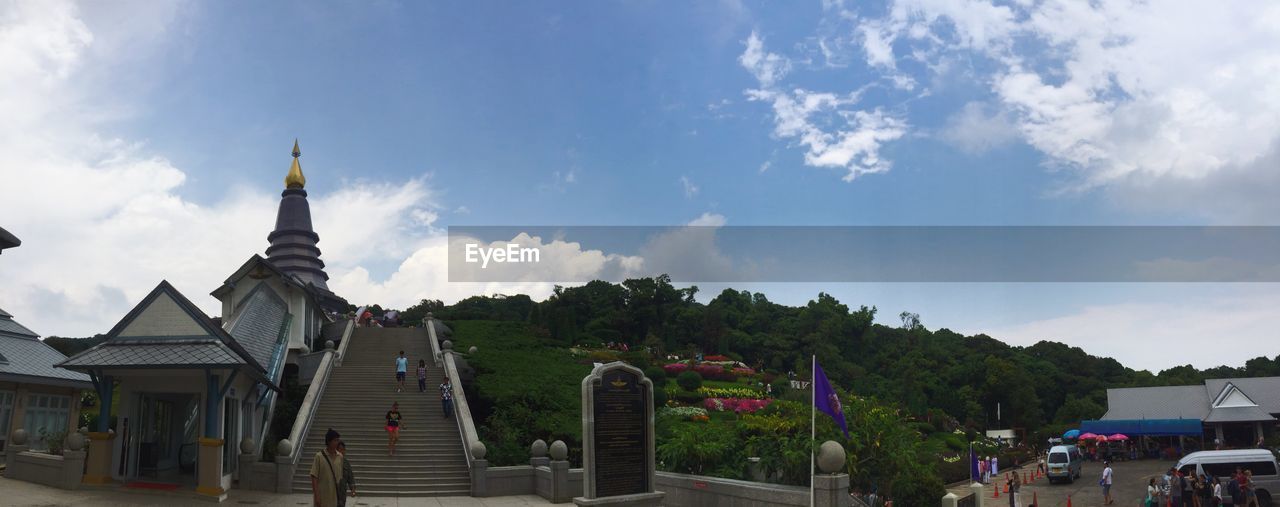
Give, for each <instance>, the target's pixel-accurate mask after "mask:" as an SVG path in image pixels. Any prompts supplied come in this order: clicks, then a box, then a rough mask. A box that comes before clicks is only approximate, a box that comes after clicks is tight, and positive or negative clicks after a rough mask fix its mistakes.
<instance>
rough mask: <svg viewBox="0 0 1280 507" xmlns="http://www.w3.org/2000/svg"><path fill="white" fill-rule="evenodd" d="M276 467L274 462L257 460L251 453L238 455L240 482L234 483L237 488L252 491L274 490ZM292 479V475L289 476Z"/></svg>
mask: <svg viewBox="0 0 1280 507" xmlns="http://www.w3.org/2000/svg"><path fill="white" fill-rule="evenodd" d="M276 469H277V465H276V464H275V463H264V462H261V461H258V457H257V456H255V455H252V454H241V455H240V473H239V480H240V482H239V483H238V484H237V485H236V487H237V488H239V489H247V490H252V491H269V492H273V493H274V492H275V491H276ZM290 480H292V476H291V477H290Z"/></svg>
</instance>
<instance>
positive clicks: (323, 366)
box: [289, 337, 350, 466]
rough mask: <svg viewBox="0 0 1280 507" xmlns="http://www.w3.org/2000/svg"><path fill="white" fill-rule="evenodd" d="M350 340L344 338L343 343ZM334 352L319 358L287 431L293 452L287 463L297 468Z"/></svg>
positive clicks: (331, 365) (327, 381)
mask: <svg viewBox="0 0 1280 507" xmlns="http://www.w3.org/2000/svg"><path fill="white" fill-rule="evenodd" d="M348 339H350V337H344V338H343V341H346V340H348ZM333 362H334V351H332V350H326V351H324V356H322V357H321V358H320V366H319V367H317V368H316V376H315V378H313V379H311V386H310V387H308V388H307V395H306V396H305V397H303V398H302V405H301V406H299V407H298V417H297V418H296V419H294V420H293V428H292V429H291V430H290V431H289V442H291V443H292V444H293V450H292V451H291V452H290V454H289V462H290V463H292V464H293V465H294V466H297V464H298V459H299V458H300V457H301V456H302V447H303V444H304V443H305V439H306V436H307V432H308V431H310V430H311V421H312V420H313V419H315V417H316V409H317V408H318V407H319V405H320V397H321V396H322V395H323V394H324V388H325V386H326V385H328V384H329V374H330V373H332V371H333Z"/></svg>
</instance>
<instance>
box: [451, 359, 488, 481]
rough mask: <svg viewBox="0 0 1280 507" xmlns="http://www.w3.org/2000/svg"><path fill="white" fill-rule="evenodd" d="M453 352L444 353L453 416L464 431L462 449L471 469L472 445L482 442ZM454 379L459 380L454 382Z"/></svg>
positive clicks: (461, 430) (472, 458)
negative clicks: (451, 389)
mask: <svg viewBox="0 0 1280 507" xmlns="http://www.w3.org/2000/svg"><path fill="white" fill-rule="evenodd" d="M453 354H454V352H453V351H452V350H449V351H446V352H445V353H444V369H445V374H447V375H449V379H450V384H451V385H452V386H453V418H454V419H455V420H456V421H457V423H458V432H459V433H462V443H463V445H462V449H463V450H464V451H466V453H467V468H468V469H470V468H471V461H472V460H474V459H475V456H472V455H471V446H472V445H474V444H476V443H479V442H480V436H479V435H478V434H477V433H476V425H475V423H474V422H473V421H472V420H471V408H470V407H469V406H468V405H467V393H466V392H465V391H463V389H462V380H461V379H458V365H457V363H456V362H455V361H454V359H453ZM453 379H458V381H457V382H453Z"/></svg>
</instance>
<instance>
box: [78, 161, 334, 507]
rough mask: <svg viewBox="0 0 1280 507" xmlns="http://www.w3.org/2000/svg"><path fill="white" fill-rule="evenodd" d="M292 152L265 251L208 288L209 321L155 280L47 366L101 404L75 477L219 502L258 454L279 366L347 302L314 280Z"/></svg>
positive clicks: (316, 340)
mask: <svg viewBox="0 0 1280 507" xmlns="http://www.w3.org/2000/svg"><path fill="white" fill-rule="evenodd" d="M300 156H301V151H300V150H299V149H298V145H297V142H296V141H295V143H294V148H293V165H292V166H291V167H290V169H289V173H288V175H287V176H286V177H285V190H284V192H283V193H282V194H281V200H280V208H279V211H278V213H277V216H276V227H275V230H274V231H272V232H271V233H270V234H269V235H268V236H267V239H268V241H269V243H270V246H268V248H267V251H266V253H267V257H266V258H263V257H261V256H259V255H253V256H251V257H250V258H249V260H247V261H246V262H245V263H243V264H242V265H241V266H240V267H239V268H238V269H236V271H235V272H234V273H232V274H231V276H229V277H228V278H227V279H226V280H225V281H224V282H223V283H222V285H221V286H219V287H218V288H217V289H215V290H214V291H213V292H212V295H213V296H214V297H215V298H217V299H218V300H219V301H220V302H221V310H222V316H221V318H220V319H214V318H211V317H209V316H208V315H206V314H205V313H204V312H203V311H201V310H200V309H199V308H198V307H197V306H196V305H195V304H194V303H192V302H191V300H190V299H188V298H187V297H186V296H185V295H183V294H182V293H181V292H179V291H178V289H177V288H176V287H174V286H173V285H171V284H170V283H169V282H167V281H161V282H160V283H159V285H157V286H156V287H155V288H154V289H153V290H152V291H151V292H150V293H149V294H147V296H146V297H144V298H143V299H142V300H141V301H140V302H139V303H138V304H137V306H135V307H134V308H133V310H131V311H130V312H129V313H128V314H126V315H125V316H124V318H122V319H121V320H120V322H119V323H118V324H116V325H115V326H114V327H113V328H112V329H111V330H110V331H109V332H108V333H107V337H106V341H104V342H103V343H102V344H100V345H98V346H95V347H93V348H91V349H89V350H86V351H84V352H82V353H80V354H77V355H75V356H73V357H71V358H69V359H67V360H65V361H62V362H61V363H59V364H58V366H60V367H62V368H65V369H68V370H74V371H79V372H84V373H86V374H88V375H89V377H90V378H91V379H92V382H93V385H94V388H95V389H96V391H97V393H98V396H99V398H100V400H101V405H100V406H101V415H100V417H99V419H98V426H97V427H96V428H92V430H93V431H92V432H91V433H89V437H90V445H89V456H88V459H87V466H86V472H85V476H84V482H85V483H89V484H113V483H121V484H124V485H125V486H126V487H128V486H131V485H136V486H146V485H154V484H163V485H166V486H168V487H178V488H188V487H192V486H194V490H195V492H196V493H197V494H198V495H200V496H204V497H209V498H213V499H217V500H222V499H225V498H226V491H227V490H228V489H230V488H231V486H232V484H233V483H234V482H235V481H236V480H237V479H238V478H239V477H238V474H239V472H240V471H239V470H238V463H239V460H238V459H237V458H238V454H239V453H241V452H243V453H251V454H259V453H260V452H261V448H262V443H263V442H264V441H266V440H267V439H268V438H269V434H268V433H269V430H270V424H271V421H272V416H273V410H274V407H275V405H276V399H277V393H278V392H280V391H281V388H280V386H281V385H282V383H283V379H284V378H285V375H286V371H289V372H292V374H293V375H296V374H297V372H299V371H300V368H299V365H301V364H303V363H305V362H306V361H307V360H308V357H309V356H310V355H312V353H311V351H312V350H317V349H319V348H321V347H322V346H323V343H324V340H325V339H326V338H327V336H326V332H327V330H331V329H332V328H333V327H334V326H333V325H332V324H333V323H334V321H335V319H336V318H337V315H338V314H339V313H340V312H342V311H343V310H345V309H346V305H347V302H346V301H345V300H343V299H342V298H340V297H338V296H337V295H336V294H334V293H333V292H332V291H330V290H329V288H328V286H327V284H326V281H327V280H328V278H329V277H328V275H327V274H326V273H325V272H324V262H323V261H321V260H320V249H319V248H317V247H316V244H317V243H318V242H319V240H320V237H319V236H318V235H317V234H316V233H315V232H314V231H313V230H312V227H311V211H310V206H309V204H308V203H307V192H306V190H304V186H305V185H306V178H305V177H304V176H303V174H302V168H301V165H300V163H299V160H298V159H299V157H300ZM304 380H306V379H299V381H300V382H301V381H304ZM113 396H118V397H119V399H118V409H117V414H116V418H117V421H116V425H115V427H114V428H112V427H111V422H110V413H109V410H110V407H111V405H112V401H113V400H112V398H113Z"/></svg>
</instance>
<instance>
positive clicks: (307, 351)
mask: <svg viewBox="0 0 1280 507" xmlns="http://www.w3.org/2000/svg"><path fill="white" fill-rule="evenodd" d="M298 353H299V354H302V355H307V354H310V353H311V347H308V346H306V345H303V346H302V348H300V349H298Z"/></svg>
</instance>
